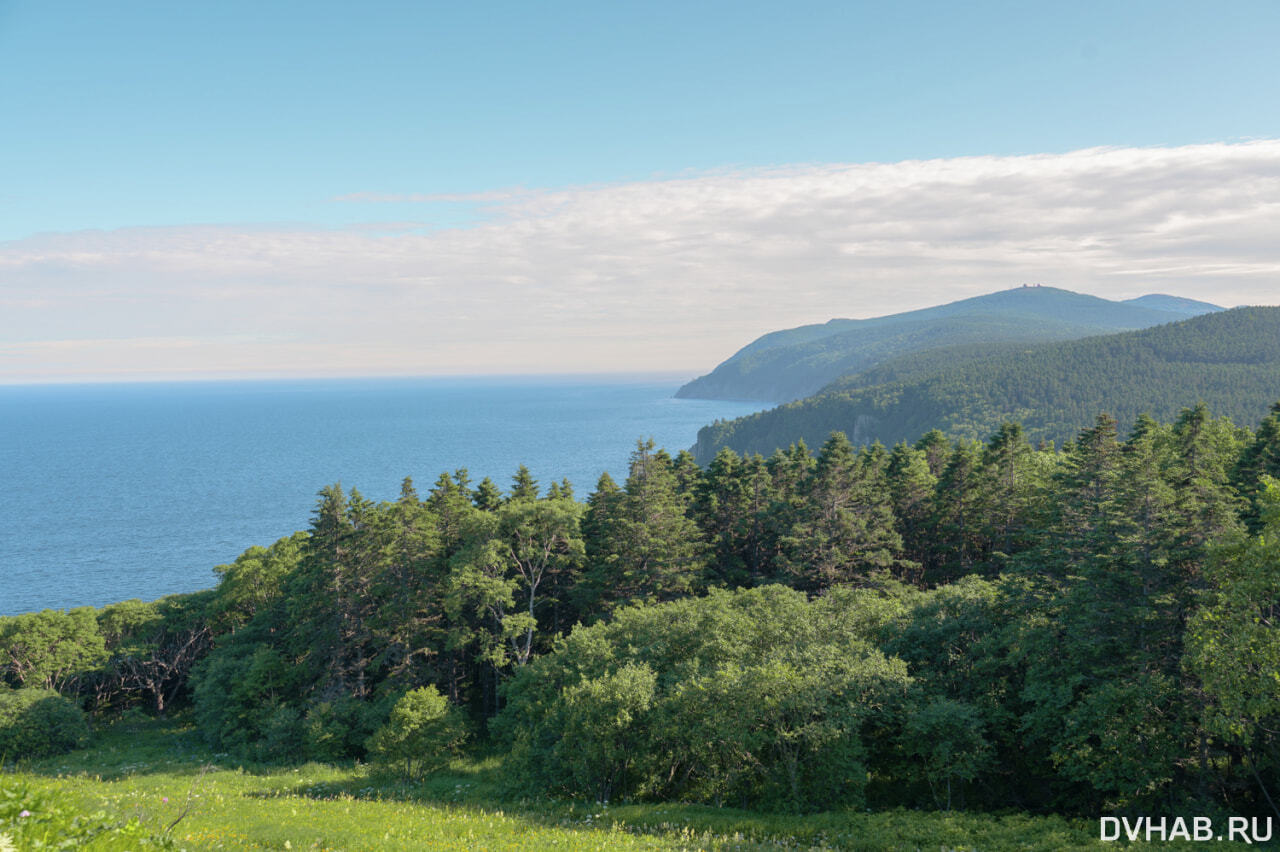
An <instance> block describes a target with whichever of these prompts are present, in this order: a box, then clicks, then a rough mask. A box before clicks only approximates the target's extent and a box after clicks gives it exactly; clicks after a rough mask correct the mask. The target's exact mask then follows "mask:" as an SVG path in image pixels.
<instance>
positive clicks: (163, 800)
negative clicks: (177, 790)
mask: <svg viewBox="0 0 1280 852" xmlns="http://www.w3.org/2000/svg"><path fill="white" fill-rule="evenodd" d="M160 801H162V802H164V803H165V804H166V805H167V804H169V797H168V796H163V797H162V798H161V799H160Z"/></svg>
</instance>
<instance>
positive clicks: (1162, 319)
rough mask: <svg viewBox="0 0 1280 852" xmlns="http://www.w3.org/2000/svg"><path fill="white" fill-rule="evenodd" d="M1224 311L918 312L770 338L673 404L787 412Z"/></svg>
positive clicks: (1056, 298)
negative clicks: (936, 362)
mask: <svg viewBox="0 0 1280 852" xmlns="http://www.w3.org/2000/svg"><path fill="white" fill-rule="evenodd" d="M1218 310H1221V309H1220V308H1218V307H1217V306H1215V305H1210V304H1207V303H1205V302H1195V301H1193V300H1191V299H1180V298H1177V297H1173V296H1160V295H1150V296H1142V297H1139V298H1137V299H1131V300H1129V301H1127V302H1113V301H1110V300H1107V299H1101V298H1098V297H1096V296H1087V295H1084V294H1081V293H1072V292H1070V291H1068V290H1060V289H1057V288H1055V287H1018V288H1015V289H1012V290H1004V291H1001V292H998V293H990V294H987V295H985V296H977V297H975V298H972V299H963V300H961V301H958V302H951V303H949V304H946V305H938V306H936V307H932V308H925V309H922V310H918V311H908V312H906V313H901V314H892V315H889V316H884V317H874V318H871V319H862V320H852V319H833V320H831V321H829V322H826V323H823V324H821V325H806V326H800V327H799V328H792V329H786V330H783V331H776V332H771V333H769V334H766V335H764V336H762V337H760V338H758V339H757V340H755V341H753V342H751V343H749V344H747V345H746V346H744V347H743V348H742V349H741V350H739V351H738V352H737V353H736V354H734V355H733V356H732V357H731V358H729V359H728V360H727V361H725V362H724V363H722V364H720V365H719V366H718V367H716V368H715V369H714V370H713V371H712V372H711V373H709V374H708V375H705V376H702V377H700V378H697V379H694V380H693V381H692V382H689V383H688V384H687V385H685V386H684V387H682V388H680V390H679V391H677V392H676V396H677V397H681V398H686V399H749V400H762V401H768V402H785V401H789V400H796V399H801V398H803V397H806V396H809V395H811V394H814V393H817V392H818V391H819V390H820V389H822V388H823V387H824V386H825V385H827V384H828V383H829V382H832V381H834V380H836V379H838V378H840V377H841V376H846V375H849V374H850V373H856V372H860V371H862V370H866V369H868V368H870V367H873V366H875V365H877V364H881V363H883V362H885V361H887V360H889V359H892V358H896V357H900V356H903V355H910V354H913V353H917V352H923V351H926V350H928V349H934V348H937V347H943V346H956V345H963V344H970V343H973V344H977V343H985V344H993V343H999V342H1005V341H1009V342H1020V343H1043V342H1049V341H1058V340H1075V339H1079V338H1082V337H1089V336H1091V335H1097V334H1106V333H1108V332H1113V331H1127V330H1131V329H1140V328H1149V327H1151V326H1155V325H1161V324H1163V323H1168V322H1176V321H1179V320H1183V319H1186V318H1187V317H1188V316H1190V315H1194V314H1202V313H1208V312H1212V311H1218Z"/></svg>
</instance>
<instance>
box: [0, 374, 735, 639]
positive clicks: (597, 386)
mask: <svg viewBox="0 0 1280 852" xmlns="http://www.w3.org/2000/svg"><path fill="white" fill-rule="evenodd" d="M678 385H679V382H678V381H674V380H669V379H668V380H662V379H655V378H652V377H649V378H642V377H609V378H599V377H595V378H582V377H576V378H575V377H536V378H510V377H508V378H496V377H494V378H474V377H469V378H466V379H362V380H355V379H343V380H320V379H315V380H305V381H256V382H193V383H182V384H116V385H76V386H67V385H63V386H57V385H46V386H11V387H0V482H2V483H3V488H4V504H3V505H4V518H3V522H2V523H0V614H13V613H17V612H27V611H31V610H36V609H42V608H45V607H54V608H66V607H74V606H82V605H91V606H101V605H103V604H106V603H111V602H114V601H119V600H125V599H128V598H135V597H136V598H143V599H153V598H156V597H159V596H161V595H166V594H171V593H174V592H189V591H195V590H197V589H203V588H208V587H210V586H212V585H214V583H215V581H216V575H215V574H214V573H213V567H214V566H215V565H218V564H222V563H227V562H230V561H232V560H233V559H235V557H236V556H237V555H238V554H239V553H241V552H242V551H244V550H245V549H246V548H247V547H249V546H251V545H254V544H263V545H265V544H270V543H271V542H273V541H275V540H276V539H277V538H280V537H281V536H285V535H288V534H290V533H292V532H293V531H295V530H299V529H305V528H306V526H307V524H308V522H309V519H310V515H311V511H312V509H313V508H314V507H315V503H316V492H317V491H318V490H319V489H320V488H321V487H323V486H325V485H327V484H330V483H333V482H341V483H342V485H343V486H344V487H345V488H350V487H352V486H355V487H356V488H358V489H359V490H360V491H361V492H362V493H363V494H364V495H365V496H366V497H370V498H372V499H375V500H391V499H395V497H396V496H397V495H398V494H399V491H400V482H401V480H402V479H403V478H404V477H405V476H412V477H413V479H414V482H415V484H416V485H417V486H418V490H419V492H420V493H423V494H425V492H426V491H427V490H428V489H429V488H430V487H431V484H432V482H434V481H435V479H436V477H437V476H438V475H439V474H440V473H441V472H442V471H453V470H455V469H457V468H462V467H465V468H467V469H468V470H469V472H470V474H471V476H472V478H473V480H474V481H475V482H479V481H480V479H481V478H483V477H485V476H489V477H492V478H493V480H494V481H495V482H496V483H498V485H499V487H501V488H503V489H504V490H505V489H506V488H507V487H508V486H509V485H510V481H511V475H512V474H513V473H514V472H515V469H516V467H517V466H518V465H519V464H521V463H524V464H526V465H528V467H529V469H530V471H531V472H532V473H533V475H534V477H535V478H537V479H538V480H539V482H540V483H541V484H542V485H543V486H544V487H545V486H546V485H547V484H549V483H550V482H551V481H552V480H553V479H554V480H559V479H561V478H564V477H568V478H569V480H570V481H571V482H572V483H573V485H574V488H575V491H576V492H577V495H578V497H579V498H580V499H581V498H584V497H585V496H586V495H587V494H588V493H589V492H590V491H591V490H592V489H593V488H594V486H595V483H596V480H597V479H598V478H599V476H600V474H601V473H602V472H603V471H606V470H607V471H608V472H609V473H610V474H612V475H613V476H614V477H615V478H616V479H618V481H619V482H621V481H622V478H623V477H625V476H626V470H627V459H628V455H629V454H630V452H631V450H632V449H633V448H634V446H635V442H636V440H637V439H640V438H648V437H652V438H653V439H654V440H655V441H656V442H657V443H658V445H659V446H665V447H667V448H668V449H669V450H671V451H672V452H673V453H674V452H675V451H677V450H679V449H683V448H686V447H689V446H691V445H692V444H693V442H694V440H695V438H696V436H697V431H698V428H699V427H700V426H703V425H705V424H707V423H710V422H712V421H713V420H715V419H717V418H721V417H738V416H741V415H743V414H748V413H750V412H752V411H755V410H757V409H758V408H759V407H760V406H758V405H756V404H753V403H737V402H721V401H706V400H678V399H673V398H672V396H671V395H672V393H674V392H675V389H676V387H678Z"/></svg>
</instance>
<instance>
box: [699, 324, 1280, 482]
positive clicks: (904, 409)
mask: <svg viewBox="0 0 1280 852" xmlns="http://www.w3.org/2000/svg"><path fill="white" fill-rule="evenodd" d="M1277 399H1280V308H1235V309H1233V310H1229V311H1223V312H1219V313H1213V314H1206V315H1203V316H1199V317H1194V318H1192V319H1189V320H1184V321H1182V322H1179V323H1175V324H1170V325H1164V326H1160V327H1157V328H1151V329H1145V330H1141V331H1133V332H1124V333H1120V334H1112V335H1105V336H1099V337H1091V338H1086V339H1084V340H1076V341H1068V342H1058V343H1047V344H1046V343H1041V344H1035V345H1031V346H1026V345H1019V344H1017V343H1010V342H1006V343H1003V344H1000V345H999V346H997V347H995V348H994V350H993V348H992V347H990V346H982V345H968V346H955V347H947V348H942V349H935V350H932V351H928V352H924V353H920V354H917V355H912V356H903V357H900V358H897V359H893V360H890V361H888V362H886V363H884V364H881V365H880V366H878V367H876V368H874V369H872V370H868V371H864V372H862V373H860V374H857V375H853V376H849V377H846V378H843V379H841V380H839V381H837V382H835V383H833V384H832V385H830V386H829V387H828V388H826V389H824V391H823V392H822V393H820V394H818V395H816V396H813V397H810V398H808V399H805V400H802V401H800V402H794V403H790V404H788V405H783V406H780V407H778V408H774V409H771V410H769V411H763V412H760V413H758V414H754V415H751V416H750V417H744V418H741V419H738V420H733V421H726V422H719V423H715V424H712V425H710V426H706V427H703V429H702V430H700V431H699V433H698V443H697V445H696V447H695V450H694V452H695V455H696V456H697V457H698V459H699V460H701V461H704V462H705V461H707V460H709V459H710V458H711V457H712V456H714V455H715V453H716V451H717V450H718V449H719V448H720V447H725V446H727V447H730V448H732V449H734V450H737V451H739V452H759V453H765V454H768V453H770V452H772V451H773V450H774V449H776V448H778V447H785V446H787V445H788V444H791V443H792V442H794V441H796V440H797V439H801V438H803V439H804V440H805V442H806V443H809V444H810V445H811V446H817V445H819V444H821V442H822V441H823V440H825V439H826V437H827V435H829V434H830V433H831V432H832V431H842V432H845V433H846V434H847V435H848V436H849V438H850V439H851V440H852V441H853V442H854V443H856V444H862V443H870V442H872V441H877V440H878V441H881V442H883V443H885V444H892V443H895V442H897V441H902V440H905V441H913V440H915V439H916V438H918V437H920V435H922V434H923V433H924V432H926V431H928V430H929V429H932V428H938V429H941V430H943V431H944V432H946V433H948V434H950V435H953V436H955V437H960V438H986V437H987V436H989V435H990V434H991V433H992V432H994V431H995V430H996V429H997V428H998V427H999V425H1000V423H1001V422H1003V421H1006V420H1020V421H1022V423H1023V426H1024V427H1025V428H1026V431H1027V433H1028V436H1029V437H1030V438H1031V439H1032V440H1033V441H1037V440H1052V441H1056V442H1062V441H1064V440H1067V439H1069V438H1071V437H1073V436H1074V435H1075V434H1076V432H1077V431H1078V430H1080V429H1081V428H1084V427H1086V426H1088V425H1089V424H1090V423H1092V422H1093V419H1094V418H1095V417H1096V416H1097V414H1098V412H1100V411H1106V412H1109V413H1111V414H1113V415H1114V416H1115V417H1116V418H1117V419H1118V420H1119V421H1120V423H1121V427H1122V428H1126V427H1127V426H1128V424H1130V423H1132V421H1133V420H1134V418H1136V417H1137V416H1138V415H1139V414H1142V413H1149V414H1152V415H1153V416H1155V417H1156V418H1164V419H1171V418H1173V417H1175V416H1176V415H1177V413H1178V411H1179V410H1180V409H1181V408H1183V407H1185V406H1187V405H1189V404H1192V403H1194V402H1196V401H1198V400H1203V401H1204V402H1207V403H1208V404H1209V406H1210V407H1211V408H1212V409H1213V410H1214V411H1215V412H1218V413H1221V414H1224V415H1226V416H1229V417H1231V418H1232V419H1233V420H1234V421H1235V422H1236V423H1239V424H1248V425H1253V424H1255V423H1256V422H1257V421H1258V420H1259V419H1261V417H1262V416H1263V415H1264V414H1265V412H1266V410H1267V407H1268V406H1269V405H1271V403H1273V402H1275V401H1276V400H1277Z"/></svg>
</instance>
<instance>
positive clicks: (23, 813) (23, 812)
mask: <svg viewBox="0 0 1280 852" xmlns="http://www.w3.org/2000/svg"><path fill="white" fill-rule="evenodd" d="M18 816H19V817H22V818H23V819H26V818H27V817H29V816H31V811H29V810H27V809H26V808H23V810H22V813H20V814H18Z"/></svg>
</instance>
